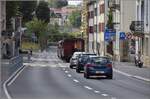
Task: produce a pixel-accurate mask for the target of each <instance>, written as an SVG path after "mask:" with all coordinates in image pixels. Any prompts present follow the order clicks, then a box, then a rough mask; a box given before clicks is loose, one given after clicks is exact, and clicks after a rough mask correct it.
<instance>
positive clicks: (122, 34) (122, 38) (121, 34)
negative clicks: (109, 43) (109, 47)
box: [120, 32, 126, 40]
mask: <svg viewBox="0 0 150 99" xmlns="http://www.w3.org/2000/svg"><path fill="white" fill-rule="evenodd" d="M125 39H126V34H125V32H120V40H125Z"/></svg>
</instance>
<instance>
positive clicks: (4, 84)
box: [3, 65, 26, 99]
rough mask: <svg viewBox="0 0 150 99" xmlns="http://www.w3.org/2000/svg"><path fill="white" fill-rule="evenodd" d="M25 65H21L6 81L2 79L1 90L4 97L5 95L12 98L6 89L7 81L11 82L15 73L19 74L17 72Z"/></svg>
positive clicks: (8, 98)
mask: <svg viewBox="0 0 150 99" xmlns="http://www.w3.org/2000/svg"><path fill="white" fill-rule="evenodd" d="M25 67H26V66H25V65H23V66H21V67H20V68H18V69H17V70H16V71H15V72H14V73H13V74H12V75H11V76H10V77H9V78H8V79H7V80H6V81H4V83H3V90H4V93H5V95H6V97H7V99H12V98H11V96H10V94H9V93H8V90H7V86H8V84H9V82H11V81H12V80H13V78H15V77H16V75H17V74H19V72H20V71H21V70H23V69H24V68H25Z"/></svg>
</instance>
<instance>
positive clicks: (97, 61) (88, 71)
mask: <svg viewBox="0 0 150 99" xmlns="http://www.w3.org/2000/svg"><path fill="white" fill-rule="evenodd" d="M90 76H106V77H107V78H108V79H112V78H113V68H112V62H111V60H110V59H109V58H108V57H104V56H102V57H99V56H95V57H90V58H89V59H88V62H87V64H86V65H85V66H84V77H85V78H90Z"/></svg>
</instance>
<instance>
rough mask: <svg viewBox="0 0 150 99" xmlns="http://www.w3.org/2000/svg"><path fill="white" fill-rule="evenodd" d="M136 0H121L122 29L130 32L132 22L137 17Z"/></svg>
mask: <svg viewBox="0 0 150 99" xmlns="http://www.w3.org/2000/svg"><path fill="white" fill-rule="evenodd" d="M135 4H136V0H121V12H120V19H121V20H120V31H123V32H126V33H127V32H130V24H131V22H132V21H135V20H136V19H135V18H136V12H135V11H136V5H135Z"/></svg>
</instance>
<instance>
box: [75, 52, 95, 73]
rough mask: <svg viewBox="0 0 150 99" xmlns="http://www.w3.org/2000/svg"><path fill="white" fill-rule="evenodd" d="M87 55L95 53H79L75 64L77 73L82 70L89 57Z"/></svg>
mask: <svg viewBox="0 0 150 99" xmlns="http://www.w3.org/2000/svg"><path fill="white" fill-rule="evenodd" d="M89 56H96V54H93V53H84V54H80V55H79V57H78V61H77V66H76V72H77V73H80V72H81V71H83V70H84V65H85V64H86V63H87V59H88V58H89Z"/></svg>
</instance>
